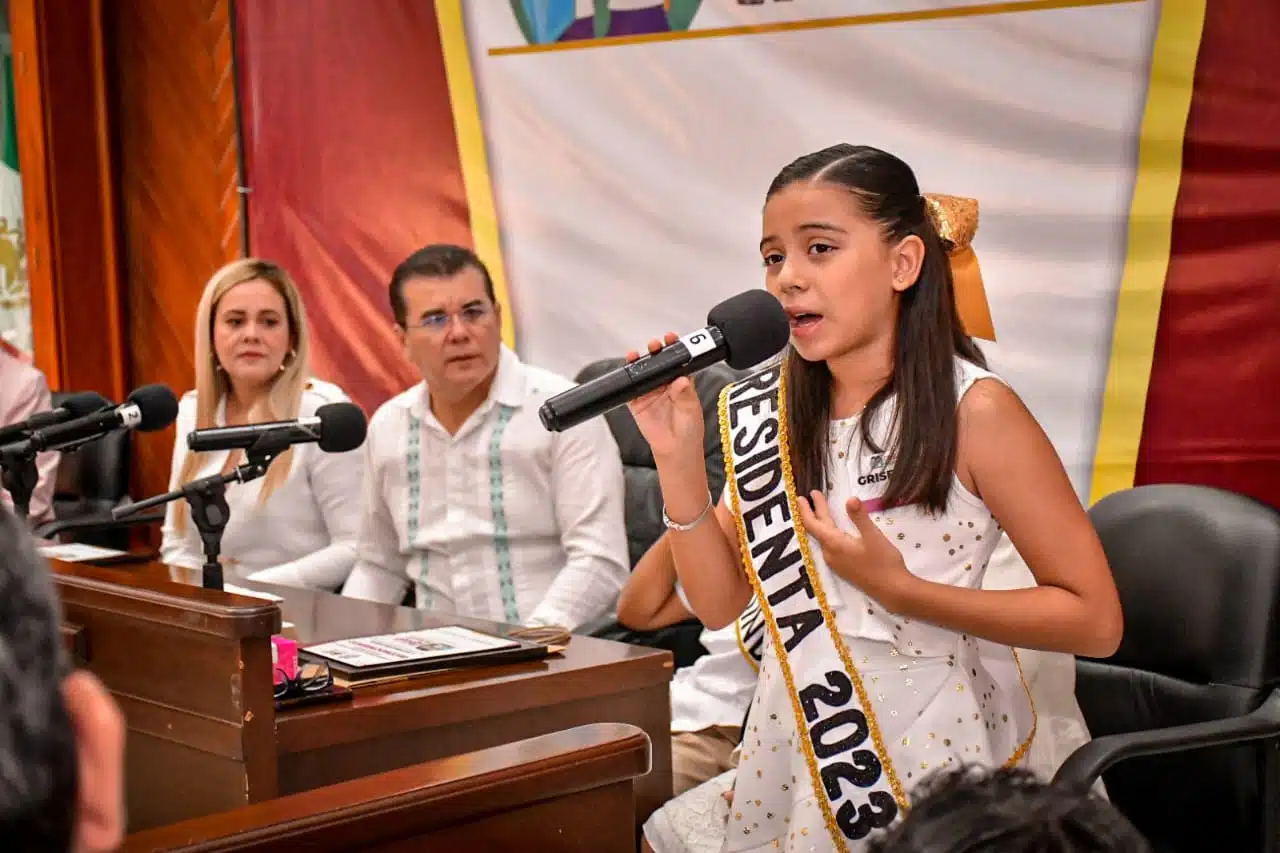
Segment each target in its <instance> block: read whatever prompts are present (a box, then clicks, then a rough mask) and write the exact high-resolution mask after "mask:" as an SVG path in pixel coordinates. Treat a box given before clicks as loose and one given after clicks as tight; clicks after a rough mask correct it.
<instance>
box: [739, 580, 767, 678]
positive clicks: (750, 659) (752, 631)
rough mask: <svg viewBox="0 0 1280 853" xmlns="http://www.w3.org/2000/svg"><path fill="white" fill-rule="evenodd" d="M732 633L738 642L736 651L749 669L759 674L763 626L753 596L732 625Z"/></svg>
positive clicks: (763, 638) (758, 605) (762, 649)
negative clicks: (745, 660) (745, 661)
mask: <svg viewBox="0 0 1280 853" xmlns="http://www.w3.org/2000/svg"><path fill="white" fill-rule="evenodd" d="M733 632H734V636H735V637H736V638H737V640H738V651H740V652H742V656H743V657H744V658H746V659H747V663H748V664H749V665H750V666H751V669H752V670H754V671H755V672H759V671H760V661H761V659H762V658H763V657H764V640H765V626H764V613H763V612H761V610H760V601H759V600H758V599H756V598H755V597H754V596H753V597H752V599H751V603H750V604H748V605H747V609H746V610H744V611H742V615H741V616H739V617H738V621H737V622H734V623H733Z"/></svg>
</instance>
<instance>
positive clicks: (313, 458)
mask: <svg viewBox="0 0 1280 853" xmlns="http://www.w3.org/2000/svg"><path fill="white" fill-rule="evenodd" d="M348 399H349V398H348V397H347V395H346V394H345V393H343V391H342V389H341V388H338V387H337V386H336V385H330V384H329V383H327V382H320V381H318V380H314V379H313V380H311V381H310V382H309V383H308V384H307V387H306V390H304V391H303V393H302V404H301V406H300V407H299V412H298V415H299V417H310V416H312V415H314V414H315V413H316V410H317V409H318V408H320V407H321V406H323V405H325V404H327V403H338V402H347V401H348ZM195 420H196V395H195V392H194V391H192V392H189V393H187V394H186V395H185V396H183V398H182V401H181V402H180V403H179V405H178V419H177V436H176V439H175V441H174V447H173V467H172V471H171V474H170V477H169V488H171V489H176V488H178V486H179V483H178V478H179V476H181V473H182V465H183V462H184V461H185V459H186V456H187V434H188V433H190V432H191V430H193V429H194V428H195ZM217 423H218V425H219V426H222V425H224V423H225V419H224V407H223V405H219V406H218V414H217ZM229 453H230V451H226V450H223V451H217V452H211V453H207V454H205V458H204V464H203V465H202V466H201V467H200V469H199V470H198V471H196V472H195V473H194V474H193V475H192V477H191V479H196V478H199V477H206V476H209V475H210V474H217V473H218V472H220V471H221V470H222V466H223V465H225V464H226V461H227V456H228V454H229ZM276 464H279V463H276ZM262 482H263V481H262V479H258V480H255V481H252V482H249V483H232V484H230V485H228V486H227V506H228V508H229V509H230V511H231V516H230V518H229V519H228V520H227V526H226V529H225V530H224V531H223V535H222V554H221V562H222V565H223V571H224V574H225V576H226V577H227V578H235V577H242V578H248V579H252V580H257V581H264V582H267V583H275V584H280V585H282V586H293V587H310V588H313V589H334V588H336V587H338V586H339V585H341V584H342V583H343V582H344V581H345V580H346V579H347V575H348V574H350V572H351V567H352V565H353V564H354V563H355V559H356V540H357V537H358V536H359V530H360V494H361V489H362V488H363V484H364V454H363V453H362V452H361V451H360V450H359V449H357V450H353V451H351V452H349V453H325V452H323V451H322V450H321V449H320V448H319V446H318V445H315V444H299V445H295V446H294V450H293V465H292V466H291V467H290V469H289V476H288V477H287V478H286V479H285V480H284V482H283V483H280V484H279V485H278V486H277V487H276V489H275V491H274V492H272V494H271V497H270V498H269V499H268V500H267V502H266V503H265V504H261V503H259V500H258V497H259V495H260V494H261V491H262ZM177 506H178V502H174V503H171V504H169V506H168V507H167V509H166V511H165V516H164V529H163V533H164V539H163V542H162V543H161V546H160V559H161V560H162V561H163V562H165V563H167V564H169V565H170V566H176V567H179V568H182V569H189V570H191V572H192V577H193V578H198V577H199V569H200V567H201V566H203V565H204V548H203V546H202V545H201V543H200V533H199V531H197V530H196V528H195V525H194V524H192V523H191V519H190V516H188V518H187V523H186V526H185V529H184V530H183V531H182V532H181V533H179V531H178V529H177V527H176V525H175V522H176V512H177Z"/></svg>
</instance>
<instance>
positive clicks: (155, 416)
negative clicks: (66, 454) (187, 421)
mask: <svg viewBox="0 0 1280 853" xmlns="http://www.w3.org/2000/svg"><path fill="white" fill-rule="evenodd" d="M177 416H178V398H177V397H175V396H174V395H173V392H172V391H171V390H169V388H168V386H166V385H144V386H142V387H141V388H138V389H135V390H134V391H133V393H131V394H130V395H129V398H128V399H127V400H125V401H124V403H122V404H121V405H119V406H115V407H113V408H106V409H102V410H100V411H97V412H93V413H92V414H89V415H85V416H83V417H79V418H76V419H74V420H69V421H66V422H65V423H60V424H54V425H53V426H49V427H44V428H43V429H37V430H33V431H32V432H31V434H30V435H29V436H28V437H27V438H26V439H24V440H22V441H15V442H13V443H11V444H8V445H5V446H4V447H0V452H2V453H4V454H7V455H14V456H33V455H35V454H36V453H39V452H41V451H44V450H66V449H68V448H71V447H78V446H80V445H81V444H84V443H86V442H89V441H93V440H95V439H98V438H102V437H103V436H104V435H106V434H107V433H109V432H114V431H115V430H117V429H137V430H141V431H142V432H152V431H154V430H159V429H164V428H165V427H167V426H168V425H169V424H171V423H173V421H174V419H175V418H177Z"/></svg>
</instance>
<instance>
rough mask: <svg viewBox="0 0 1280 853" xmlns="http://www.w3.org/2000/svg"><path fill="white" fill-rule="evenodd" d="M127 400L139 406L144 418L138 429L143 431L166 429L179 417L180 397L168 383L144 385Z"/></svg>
mask: <svg viewBox="0 0 1280 853" xmlns="http://www.w3.org/2000/svg"><path fill="white" fill-rule="evenodd" d="M126 402H129V403H133V405H135V406H137V407H138V411H139V412H140V413H141V415H142V420H141V421H139V423H138V426H137V429H140V430H142V431H143V432H153V431H155V430H158V429H164V428H165V427H167V426H168V425H169V424H171V423H173V422H174V421H175V420H177V418H178V398H177V397H175V396H174V394H173V391H172V390H171V389H170V388H169V386H168V385H160V384H156V385H143V386H142V387H141V388H135V389H134V390H133V392H132V393H130V394H129V399H128V400H127V401H126Z"/></svg>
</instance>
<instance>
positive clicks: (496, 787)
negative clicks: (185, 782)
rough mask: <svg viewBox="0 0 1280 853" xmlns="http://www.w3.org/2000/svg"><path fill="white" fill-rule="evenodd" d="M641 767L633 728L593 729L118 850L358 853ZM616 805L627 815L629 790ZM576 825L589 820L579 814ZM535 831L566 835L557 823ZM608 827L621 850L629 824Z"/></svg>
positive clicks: (647, 759) (645, 767) (430, 765)
mask: <svg viewBox="0 0 1280 853" xmlns="http://www.w3.org/2000/svg"><path fill="white" fill-rule="evenodd" d="M650 768H651V755H650V743H649V736H648V735H646V734H645V733H644V732H643V731H642V730H640V729H638V728H636V727H635V726H630V725H624V724H621V723H593V724H591V725H586V726H579V727H577V728H573V729H568V730H565V731H560V732H555V733H553V734H549V735H542V736H540V737H534V738H529V739H528V740H522V741H517V742H515V743H510V744H504V745H502V746H497V747H493V748H491V749H483V750H480V751H478V752H472V753H467V754H465V755H456V756H452V757H450V758H442V759H438V760H436V761H428V762H426V763H423V764H417V765H413V766H411V767H404V768H401V769H399V770H392V771H390V772H388V773H380V774H378V775H376V776H366V777H362V778H360V779H353V780H351V781H349V782H342V783H339V784H337V785H330V786H328V787H324V788H317V789H315V790H312V791H306V792H303V793H301V794H292V795H290V796H287V797H280V798H278V799H273V800H266V801H264V802H261V803H255V804H253V805H249V806H245V807H243V808H238V809H234V810H232V811H229V812H222V813H221V814H215V815H208V816H206V817H201V818H195V819H192V820H186V821H182V822H180V823H175V824H170V825H168V826H162V827H157V828H155V829H149V830H145V831H143V832H138V833H134V834H132V835H130V836H128V838H126V839H125V843H124V846H123V847H121V848H120V850H121V853H152V851H161V850H165V851H185V853H213V851H231V850H235V851H242V852H243V853H266V851H269V850H271V851H276V850H307V851H309V853H338V851H348V850H353V849H357V850H362V849H367V848H374V847H376V846H377V845H380V844H391V843H394V842H396V841H400V840H406V839H413V838H415V837H419V836H425V835H427V834H428V833H430V832H432V831H433V830H439V829H444V828H447V827H450V826H456V825H458V824H468V823H474V822H476V821H478V820H481V819H484V818H486V817H495V818H497V819H500V818H501V816H503V815H506V814H510V813H513V812H516V811H517V810H520V809H524V808H527V807H529V806H533V805H536V804H538V803H545V802H546V801H548V800H553V799H556V798H564V797H567V796H571V795H574V794H578V793H580V792H585V791H591V790H594V789H601V788H604V787H606V786H609V785H616V784H618V783H624V782H630V780H632V779H634V778H635V777H637V776H643V775H645V774H647V773H648V772H649V770H650ZM626 800H627V804H628V807H629V808H631V809H632V810H633V813H634V801H633V796H632V795H631V793H630V792H629V791H628V792H627V795H626ZM579 820H580V821H582V822H586V823H589V822H590V820H591V819H590V818H589V817H588V816H587V815H585V814H584V815H581V816H580V818H579ZM597 828H599V827H597ZM540 829H545V830H546V831H547V832H551V833H556V832H559V833H563V834H564V835H565V836H568V835H571V834H572V832H573V829H572V828H571V827H566V826H564V825H561V826H542V827H540ZM613 829H614V830H617V831H619V832H621V833H622V834H624V835H625V837H626V838H627V840H628V843H630V842H631V841H633V835H634V829H635V828H634V818H633V819H632V820H631V821H629V822H627V825H625V826H621V827H613ZM523 831H524V832H526V833H529V832H536V831H539V823H538V822H537V821H529V822H527V823H526V824H525V825H524V826H523ZM530 840H531V841H532V842H534V843H536V839H532V838H531V839H530ZM379 849H380V848H379ZM422 849H434V848H427V847H423V848H422ZM527 849H528V848H527Z"/></svg>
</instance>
